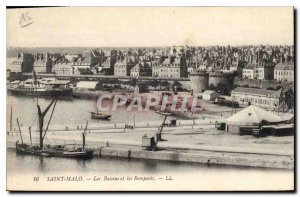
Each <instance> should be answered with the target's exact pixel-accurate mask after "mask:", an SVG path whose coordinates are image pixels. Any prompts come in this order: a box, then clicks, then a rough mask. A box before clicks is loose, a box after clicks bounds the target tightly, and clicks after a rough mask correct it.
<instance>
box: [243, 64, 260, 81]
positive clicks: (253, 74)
mask: <svg viewBox="0 0 300 197" xmlns="http://www.w3.org/2000/svg"><path fill="white" fill-rule="evenodd" d="M242 77H243V78H247V79H257V78H258V70H257V64H252V63H248V64H247V65H246V66H245V68H244V69H243V74H242Z"/></svg>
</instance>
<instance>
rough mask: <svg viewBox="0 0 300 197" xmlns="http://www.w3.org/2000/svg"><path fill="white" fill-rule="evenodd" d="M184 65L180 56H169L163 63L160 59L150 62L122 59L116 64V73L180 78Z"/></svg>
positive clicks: (121, 75) (133, 75)
mask: <svg viewBox="0 0 300 197" xmlns="http://www.w3.org/2000/svg"><path fill="white" fill-rule="evenodd" d="M182 69H183V67H182V66H181V64H180V58H179V57H167V58H165V59H164V61H163V62H162V63H160V61H159V59H157V60H153V61H149V62H139V63H137V64H135V65H134V64H132V63H130V62H128V61H126V60H125V59H124V60H121V61H118V62H116V64H115V66H114V75H115V76H119V77H124V76H132V77H139V76H152V77H162V78H180V77H184V76H183V75H182Z"/></svg>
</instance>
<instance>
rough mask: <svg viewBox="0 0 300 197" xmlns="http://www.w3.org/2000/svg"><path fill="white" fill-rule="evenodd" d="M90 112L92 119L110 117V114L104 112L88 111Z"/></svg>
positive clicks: (106, 118)
mask: <svg viewBox="0 0 300 197" xmlns="http://www.w3.org/2000/svg"><path fill="white" fill-rule="evenodd" d="M90 113H91V118H92V119H102V120H108V119H110V117H111V115H110V114H104V113H100V112H90Z"/></svg>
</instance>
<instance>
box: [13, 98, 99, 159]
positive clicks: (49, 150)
mask: <svg viewBox="0 0 300 197" xmlns="http://www.w3.org/2000/svg"><path fill="white" fill-rule="evenodd" d="M56 102H57V100H56V99H54V100H53V101H52V102H51V103H50V104H49V105H48V107H47V108H46V109H45V110H44V111H43V112H42V111H41V108H40V106H39V105H37V108H38V117H39V141H40V143H39V145H38V146H37V145H32V139H31V129H29V134H30V144H26V143H24V142H23V139H22V133H21V130H20V127H19V121H18V119H17V123H18V127H19V132H20V138H21V143H19V141H17V142H16V151H17V153H19V154H31V155H38V156H44V157H68V158H91V157H92V155H93V150H92V149H87V148H86V147H85V136H86V130H87V125H88V122H87V123H86V126H85V129H84V131H83V133H82V146H80V147H76V146H75V144H74V145H73V148H69V147H68V146H67V145H50V144H49V145H44V138H45V136H46V133H47V130H48V126H49V124H50V121H51V118H52V115H53V112H54V109H55V106H56ZM53 103H54V106H53V109H52V113H51V115H50V119H49V122H48V124H47V127H46V129H45V130H44V127H43V125H44V117H45V116H46V114H47V112H48V111H49V109H50V108H51V106H52V105H53Z"/></svg>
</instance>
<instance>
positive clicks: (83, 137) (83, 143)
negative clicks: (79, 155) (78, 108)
mask: <svg viewBox="0 0 300 197" xmlns="http://www.w3.org/2000/svg"><path fill="white" fill-rule="evenodd" d="M88 123H89V121H86V125H85V128H84V131H83V133H82V150H83V151H84V149H85V131H86V130H87V126H88Z"/></svg>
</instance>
